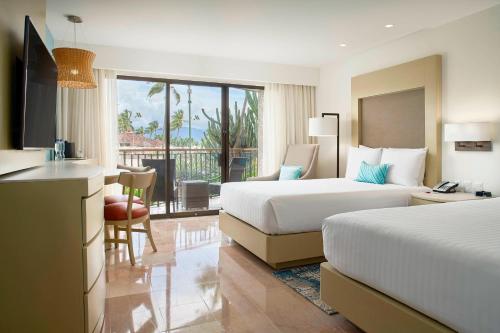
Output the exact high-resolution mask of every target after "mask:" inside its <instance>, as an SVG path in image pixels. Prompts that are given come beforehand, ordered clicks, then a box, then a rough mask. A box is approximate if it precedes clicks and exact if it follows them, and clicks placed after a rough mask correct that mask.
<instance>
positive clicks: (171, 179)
mask: <svg viewBox="0 0 500 333" xmlns="http://www.w3.org/2000/svg"><path fill="white" fill-rule="evenodd" d="M142 165H143V166H144V167H149V168H155V169H156V170H157V173H158V181H157V184H156V191H155V192H154V193H153V199H152V201H154V202H160V201H163V202H165V203H167V202H168V200H167V198H166V192H165V185H166V186H167V191H168V197H169V198H170V200H172V202H173V203H174V204H173V205H172V206H173V210H174V212H175V210H176V209H177V208H178V205H179V198H178V197H179V196H178V188H177V183H176V171H175V158H171V159H169V162H168V168H169V170H170V172H169V174H168V179H167V183H166V184H165V178H166V173H167V172H166V171H167V170H166V168H165V159H142Z"/></svg>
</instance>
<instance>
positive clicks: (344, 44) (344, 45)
mask: <svg viewBox="0 0 500 333" xmlns="http://www.w3.org/2000/svg"><path fill="white" fill-rule="evenodd" d="M339 46H340V47H346V46H347V44H346V43H340V44H339Z"/></svg>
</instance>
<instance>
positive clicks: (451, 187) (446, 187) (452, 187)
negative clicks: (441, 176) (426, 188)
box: [432, 181, 458, 193]
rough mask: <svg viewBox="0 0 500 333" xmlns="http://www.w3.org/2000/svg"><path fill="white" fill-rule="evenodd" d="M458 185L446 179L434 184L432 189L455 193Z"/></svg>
mask: <svg viewBox="0 0 500 333" xmlns="http://www.w3.org/2000/svg"><path fill="white" fill-rule="evenodd" d="M457 186H458V183H455V182H447V181H444V182H441V183H439V184H437V185H436V186H434V187H433V188H432V190H433V191H434V192H439V193H455V192H456V191H457V190H456V188H457Z"/></svg>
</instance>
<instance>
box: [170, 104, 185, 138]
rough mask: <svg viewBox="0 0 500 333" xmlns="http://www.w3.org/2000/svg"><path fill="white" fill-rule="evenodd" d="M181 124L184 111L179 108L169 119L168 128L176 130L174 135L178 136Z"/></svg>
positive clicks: (182, 123)
mask: <svg viewBox="0 0 500 333" xmlns="http://www.w3.org/2000/svg"><path fill="white" fill-rule="evenodd" d="M182 125H184V111H182V109H179V110H177V111H175V113H174V115H173V116H172V119H171V120H170V129H171V130H172V131H177V135H176V137H179V131H180V129H181V128H182Z"/></svg>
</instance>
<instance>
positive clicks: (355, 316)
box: [320, 262, 455, 333]
mask: <svg viewBox="0 0 500 333" xmlns="http://www.w3.org/2000/svg"><path fill="white" fill-rule="evenodd" d="M320 279H321V299H322V300H323V302H325V303H326V304H328V305H329V306H331V307H332V308H334V309H336V310H337V311H338V312H340V313H341V314H342V315H344V316H345V317H346V318H347V319H349V320H350V321H351V322H353V323H354V324H355V325H356V326H358V327H359V328H361V329H362V330H363V331H365V332H373V333H379V332H380V333H387V332H407V333H413V332H414V333H419V332H428V333H445V332H446V333H449V332H455V331H454V330H452V329H451V328H448V327H447V326H444V325H443V324H441V323H439V322H437V321H435V320H434V319H432V318H430V317H428V316H426V315H424V314H422V313H420V312H418V311H416V310H414V309H412V308H410V307H408V306H407V305H405V304H403V303H400V302H398V301H396V300H394V299H393V298H391V297H389V296H387V295H385V294H383V293H381V292H379V291H377V290H375V289H372V288H370V287H368V286H366V285H364V284H362V283H361V282H358V281H355V280H353V279H351V278H349V277H347V276H345V275H343V274H342V273H340V272H339V271H337V270H336V269H335V268H334V267H333V266H332V265H331V264H330V263H328V262H324V263H322V264H321V273H320Z"/></svg>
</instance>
